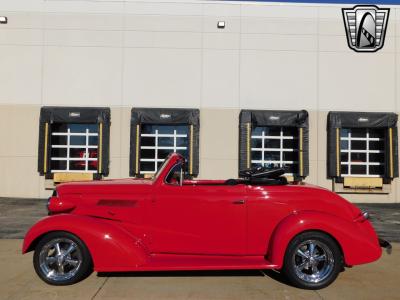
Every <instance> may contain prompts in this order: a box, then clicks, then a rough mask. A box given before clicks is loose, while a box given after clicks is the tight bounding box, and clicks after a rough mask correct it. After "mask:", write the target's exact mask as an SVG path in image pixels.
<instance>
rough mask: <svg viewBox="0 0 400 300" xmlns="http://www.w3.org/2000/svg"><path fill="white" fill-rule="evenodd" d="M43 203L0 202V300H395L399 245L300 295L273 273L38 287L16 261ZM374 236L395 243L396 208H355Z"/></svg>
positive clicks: (156, 276)
mask: <svg viewBox="0 0 400 300" xmlns="http://www.w3.org/2000/svg"><path fill="white" fill-rule="evenodd" d="M45 203H46V202H45V201H44V200H39V201H38V200H36V199H32V200H29V199H24V200H21V199H4V198H3V199H0V237H1V238H2V239H0V299H1V300H3V299H18V300H19V299H46V300H47V299H62V300H66V299H74V300H76V299H146V300H147V299H229V300H232V299H352V300H354V299H400V285H399V278H400V243H394V244H393V246H394V247H393V248H394V249H393V254H392V255H390V256H389V255H387V254H386V253H384V254H383V256H382V258H381V259H380V260H379V261H377V262H375V263H372V264H368V265H363V266H358V267H354V268H351V269H346V271H345V272H343V273H341V274H340V275H339V278H338V279H337V281H336V282H335V283H334V284H333V285H331V286H330V287H328V288H326V289H323V290H319V291H305V290H299V289H296V288H293V287H291V286H289V285H287V284H286V283H285V281H284V279H283V278H282V277H281V276H280V274H278V273H275V272H273V271H262V270H259V271H217V272H211V271H210V272H156V273H128V274H96V273H94V274H92V275H91V276H90V277H89V278H87V279H86V280H84V281H83V282H81V283H78V284H76V285H74V286H68V287H53V286H49V285H46V284H45V283H43V282H42V281H41V280H40V279H39V278H38V277H37V276H36V274H35V272H34V270H33V266H32V253H29V254H27V255H21V245H22V240H21V239H20V238H22V237H23V235H24V233H25V231H26V230H27V228H28V227H29V226H30V225H31V224H33V223H34V222H35V221H36V220H37V219H39V218H40V217H42V216H43V215H45V214H46V211H45ZM360 206H361V207H362V208H363V209H368V210H369V211H370V212H371V213H372V216H373V219H372V220H373V222H374V226H375V228H376V229H377V231H378V232H379V234H380V235H382V236H385V237H386V238H388V239H389V240H390V241H392V242H393V241H397V242H400V213H399V212H400V207H399V205H383V206H382V205H360Z"/></svg>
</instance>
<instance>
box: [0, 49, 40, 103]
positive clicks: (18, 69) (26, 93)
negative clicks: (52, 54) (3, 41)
mask: <svg viewBox="0 0 400 300" xmlns="http://www.w3.org/2000/svg"><path fill="white" fill-rule="evenodd" d="M0 66H1V72H0V103H1V104H4V103H13V104H40V101H41V87H42V47H41V46H14V45H10V46H4V45H3V46H0Z"/></svg>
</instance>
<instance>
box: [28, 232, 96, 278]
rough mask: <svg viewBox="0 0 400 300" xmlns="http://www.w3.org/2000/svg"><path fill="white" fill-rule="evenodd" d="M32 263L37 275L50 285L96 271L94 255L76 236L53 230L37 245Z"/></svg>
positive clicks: (84, 276) (82, 276) (85, 275)
mask: <svg viewBox="0 0 400 300" xmlns="http://www.w3.org/2000/svg"><path fill="white" fill-rule="evenodd" d="M33 266H34V268H35V271H36V273H37V274H38V276H39V277H40V278H41V279H42V280H43V281H44V282H46V283H48V284H51V285H70V284H74V283H77V282H79V281H81V280H83V279H85V278H86V277H87V276H89V275H90V274H91V273H92V271H93V263H92V257H91V255H90V253H89V250H88V248H87V247H86V245H85V243H84V242H82V240H80V239H79V238H78V237H77V236H75V235H73V234H71V233H68V232H64V231H54V232H51V233H48V234H46V235H45V236H43V237H42V238H41V239H40V241H39V242H38V243H37V245H36V247H35V253H34V255H33Z"/></svg>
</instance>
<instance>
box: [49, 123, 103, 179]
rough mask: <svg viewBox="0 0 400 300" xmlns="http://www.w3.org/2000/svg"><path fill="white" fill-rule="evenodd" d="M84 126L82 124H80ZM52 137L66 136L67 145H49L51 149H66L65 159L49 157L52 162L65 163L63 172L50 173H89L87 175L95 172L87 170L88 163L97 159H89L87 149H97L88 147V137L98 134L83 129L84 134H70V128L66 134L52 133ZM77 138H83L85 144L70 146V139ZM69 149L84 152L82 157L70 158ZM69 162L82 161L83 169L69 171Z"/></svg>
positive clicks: (91, 146) (95, 146) (92, 146)
mask: <svg viewBox="0 0 400 300" xmlns="http://www.w3.org/2000/svg"><path fill="white" fill-rule="evenodd" d="M82 125H84V124H82ZM51 135H52V136H66V137H67V143H66V145H51V148H52V149H66V150H67V153H66V157H51V160H52V161H66V166H65V169H64V170H51V172H52V173H58V172H70V173H82V172H89V173H96V172H97V170H89V162H91V161H97V160H98V158H90V157H89V153H90V151H89V149H97V148H98V145H89V140H90V137H92V136H99V134H98V133H96V132H95V133H93V132H90V129H89V128H86V129H85V132H71V128H70V127H68V129H67V132H53V133H52V134H51ZM74 136H78V137H84V138H85V143H84V144H82V145H71V137H74ZM70 149H82V150H83V151H84V157H70ZM71 161H84V162H85V168H84V170H70V162H71Z"/></svg>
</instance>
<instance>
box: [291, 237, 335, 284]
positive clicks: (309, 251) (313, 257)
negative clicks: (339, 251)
mask: <svg viewBox="0 0 400 300" xmlns="http://www.w3.org/2000/svg"><path fill="white" fill-rule="evenodd" d="M292 263H293V266H294V271H295V274H296V276H297V277H298V278H299V279H301V280H303V281H305V282H307V283H319V282H321V281H323V280H324V279H326V278H327V277H328V276H329V275H331V273H332V271H333V269H334V264H335V259H334V256H333V253H332V251H331V250H330V249H329V247H328V246H327V245H326V244H325V243H323V242H321V241H318V240H306V241H304V242H302V243H301V244H300V245H299V246H298V247H297V248H296V250H295V251H294V253H293V257H292Z"/></svg>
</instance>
